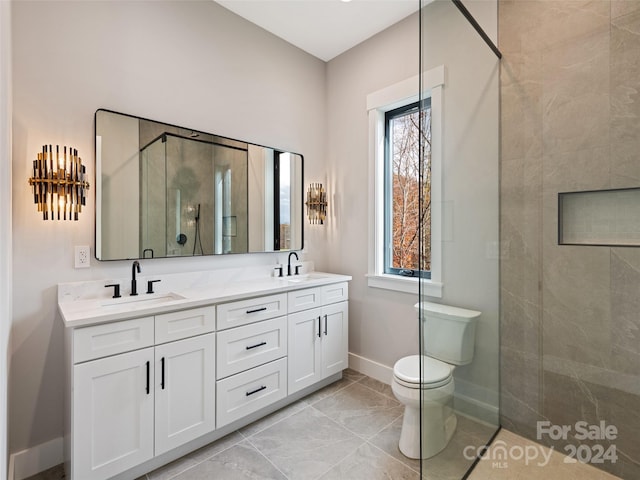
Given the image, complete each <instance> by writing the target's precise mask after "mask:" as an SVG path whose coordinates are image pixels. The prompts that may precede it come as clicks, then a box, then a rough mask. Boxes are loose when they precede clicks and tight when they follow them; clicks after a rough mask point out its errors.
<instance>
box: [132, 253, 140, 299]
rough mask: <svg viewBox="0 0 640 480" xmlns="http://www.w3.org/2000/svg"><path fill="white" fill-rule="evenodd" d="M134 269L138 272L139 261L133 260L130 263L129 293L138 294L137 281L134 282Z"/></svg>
mask: <svg viewBox="0 0 640 480" xmlns="http://www.w3.org/2000/svg"><path fill="white" fill-rule="evenodd" d="M136 270H137V271H138V273H140V270H141V269H140V262H138V261H137V260H134V262H133V265H131V295H132V296H133V295H138V282H136Z"/></svg>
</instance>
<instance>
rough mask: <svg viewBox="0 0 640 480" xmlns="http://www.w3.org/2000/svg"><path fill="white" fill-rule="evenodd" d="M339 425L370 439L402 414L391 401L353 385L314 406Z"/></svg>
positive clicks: (400, 408) (396, 402) (396, 403)
mask: <svg viewBox="0 0 640 480" xmlns="http://www.w3.org/2000/svg"><path fill="white" fill-rule="evenodd" d="M313 407H314V408H317V409H318V410H320V411H321V412H322V413H324V414H325V415H327V416H329V417H330V418H332V419H333V420H335V421H336V422H338V423H339V424H340V425H343V426H344V427H345V428H347V429H349V430H350V431H352V432H354V433H356V434H358V435H361V436H363V437H365V438H368V437H372V436H374V435H375V434H377V433H378V432H380V430H382V429H383V428H384V427H386V426H387V425H389V424H391V423H392V422H393V421H394V420H395V419H396V418H398V417H399V416H401V415H402V412H403V411H404V407H403V406H402V405H401V404H400V403H399V402H398V401H397V400H395V399H394V398H390V397H387V396H385V395H382V394H379V393H376V392H374V391H373V390H371V389H369V388H367V387H365V386H363V385H360V384H359V383H354V384H353V385H349V386H348V387H347V388H345V389H343V390H341V391H339V392H338V393H336V394H335V395H333V396H331V397H327V398H325V399H324V400H321V401H319V402H318V403H316V404H314V405H313Z"/></svg>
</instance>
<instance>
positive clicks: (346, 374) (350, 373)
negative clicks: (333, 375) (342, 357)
mask: <svg viewBox="0 0 640 480" xmlns="http://www.w3.org/2000/svg"><path fill="white" fill-rule="evenodd" d="M364 377H365V375H364V374H362V373H360V372H357V371H355V370H353V369H352V368H347V369H346V370H343V371H342V378H346V379H347V380H351V381H352V382H357V381H359V380H362V379H363V378H364Z"/></svg>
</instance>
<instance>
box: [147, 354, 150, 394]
mask: <svg viewBox="0 0 640 480" xmlns="http://www.w3.org/2000/svg"><path fill="white" fill-rule="evenodd" d="M150 367H151V365H150V363H149V362H148V361H147V395H149V392H150V391H151V390H150V389H149V387H150V385H149V369H150Z"/></svg>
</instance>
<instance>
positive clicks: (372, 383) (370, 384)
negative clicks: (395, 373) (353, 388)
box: [358, 377, 396, 398]
mask: <svg viewBox="0 0 640 480" xmlns="http://www.w3.org/2000/svg"><path fill="white" fill-rule="evenodd" d="M358 383H359V384H360V385H364V386H365V387H367V388H370V389H371V390H373V391H375V392H378V393H381V394H382V395H384V396H386V397H390V398H396V397H395V396H394V395H393V391H392V390H391V385H387V384H386V383H382V382H380V381H378V380H376V379H374V378H371V377H364V378H363V379H362V380H360V381H359V382H358Z"/></svg>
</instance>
